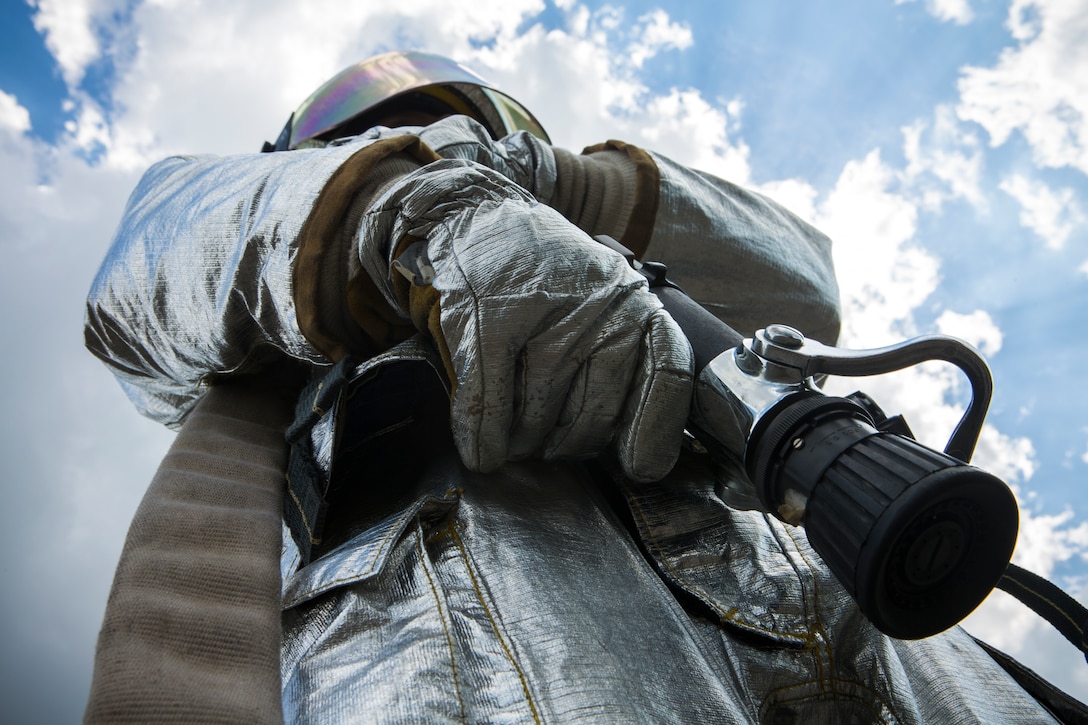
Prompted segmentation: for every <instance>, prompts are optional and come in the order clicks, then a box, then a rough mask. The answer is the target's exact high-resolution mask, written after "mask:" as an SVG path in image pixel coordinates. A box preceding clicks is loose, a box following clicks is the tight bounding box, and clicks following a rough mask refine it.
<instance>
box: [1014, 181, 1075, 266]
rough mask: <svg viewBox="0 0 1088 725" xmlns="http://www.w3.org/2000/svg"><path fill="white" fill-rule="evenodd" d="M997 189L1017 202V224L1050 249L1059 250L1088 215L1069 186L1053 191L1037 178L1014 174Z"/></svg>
mask: <svg viewBox="0 0 1088 725" xmlns="http://www.w3.org/2000/svg"><path fill="white" fill-rule="evenodd" d="M1001 190H1002V191H1004V192H1005V193H1006V194H1009V195H1010V196H1012V197H1013V198H1015V199H1016V200H1017V201H1018V202H1019V203H1020V223H1021V224H1022V225H1024V226H1025V227H1027V228H1028V229H1031V230H1032V231H1033V232H1035V233H1036V234H1037V235H1038V236H1039V237H1040V238H1042V239H1043V240H1044V241H1045V242H1046V246H1047V247H1049V248H1050V249H1061V248H1062V247H1064V246H1065V243H1066V241H1067V240H1068V239H1069V236H1070V235H1071V234H1073V232H1074V231H1076V230H1077V228H1078V227H1081V226H1083V225H1084V224H1085V222H1086V220H1088V218H1086V217H1085V215H1084V213H1083V212H1082V211H1081V209H1080V205H1079V204H1078V203H1077V199H1076V193H1075V192H1074V191H1073V189H1069V188H1064V189H1058V190H1056V191H1055V190H1053V189H1051V188H1050V187H1049V186H1047V185H1046V183H1045V182H1043V181H1040V180H1038V179H1028V178H1027V177H1024V176H1021V175H1019V174H1015V175H1013V176H1010V177H1008V178H1007V179H1005V180H1003V181H1002V182H1001Z"/></svg>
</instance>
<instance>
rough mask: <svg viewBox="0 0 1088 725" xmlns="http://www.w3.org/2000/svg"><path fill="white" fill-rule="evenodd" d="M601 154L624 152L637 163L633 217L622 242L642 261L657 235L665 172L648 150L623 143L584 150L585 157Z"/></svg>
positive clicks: (632, 208) (607, 143)
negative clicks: (658, 208)
mask: <svg viewBox="0 0 1088 725" xmlns="http://www.w3.org/2000/svg"><path fill="white" fill-rule="evenodd" d="M598 151H622V152H624V153H625V154H627V158H629V159H631V161H633V162H634V164H635V203H634V205H633V206H632V207H631V218H630V219H628V220H627V227H626V228H625V229H624V230H623V238H622V239H620V243H621V244H622V245H623V246H625V247H627V248H628V249H630V250H631V251H632V252H634V253H635V256H636V257H638V258H639V259H641V258H642V255H643V254H645V253H646V250H647V249H648V248H649V246H650V239H651V238H652V237H653V234H654V222H655V221H656V220H657V205H658V202H659V200H660V189H661V172H660V170H658V168H657V162H655V161H654V159H653V157H652V156H650V154H648V153H647V152H646V151H643V150H642V149H640V148H639V147H638V146H632V145H631V144H629V143H625V142H623V141H616V140H614V139H613V140H609V141H605V142H604V143H601V144H596V145H595V146H587V147H586V148H584V149H582V154H583V155H586V154H593V153H597V152H598Z"/></svg>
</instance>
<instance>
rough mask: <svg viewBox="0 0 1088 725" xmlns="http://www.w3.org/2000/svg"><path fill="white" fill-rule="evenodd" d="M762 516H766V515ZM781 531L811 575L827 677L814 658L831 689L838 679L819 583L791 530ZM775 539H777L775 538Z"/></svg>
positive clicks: (813, 568) (810, 563)
mask: <svg viewBox="0 0 1088 725" xmlns="http://www.w3.org/2000/svg"><path fill="white" fill-rule="evenodd" d="M764 516H766V514H765V515H764ZM781 529H782V531H785V533H786V536H788V537H790V541H791V542H793V548H794V550H796V551H797V555H798V556H800V557H801V560H802V561H803V562H805V566H807V567H808V569H809V574H810V575H811V578H812V597H813V599H812V618H813V619H814V620H815V621H816V625H815V631H816V632H817V633H819V634H820V635H822V638H823V641H824V647H823V649H824V653H825V654H826V655H827V664H828V669H829V674H827V675H823V674H822V673H823V671H824V663H823V661H822V660H821V658H820V657H819V656H817V658H816V663H817V667H818V668H819V670H820V673H821V675H820V676H821V678H822V679H826V680H827V682H826V683H825V687H826V686H831V687H832V688H833V686H834V682H835V681H836V680H837V679H838V678H837V677H836V676H835V657H834V655H833V654H832V651H831V637H830V636H829V635H828V634H827V630H826V629H824V625H823V622H822V621H820V582H819V580H818V579H817V578H816V575H815V574H814V572H815V571H816V567H814V566H813V565H812V562H811V561H809V559H808V557H807V556H805V552H804V549H802V548H801V546H800V545H799V544H798V543H797V537H796V536H794V535H793V529H791V528H790V527H788V526H783V527H781ZM775 538H776V539H777V538H778V537H775ZM779 546H780V547H781V544H779ZM803 592H804V586H803V585H802V594H803ZM815 642H816V638H815V637H814V638H813V641H812V643H811V644H810V646H811V647H813V649H816V645H815Z"/></svg>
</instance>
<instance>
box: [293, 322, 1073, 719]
mask: <svg viewBox="0 0 1088 725" xmlns="http://www.w3.org/2000/svg"><path fill="white" fill-rule="evenodd" d="M416 345H417V343H416V342H415V341H410V342H409V343H405V346H404V353H403V355H404V358H405V359H418V358H419V352H418V350H417V348H416V347H415V346H416ZM396 364H397V363H396V357H395V355H389V356H386V357H385V358H384V360H383V361H381V362H371V363H366V364H364V365H362V366H360V368H359V369H358V370H357V372H356V380H358V381H360V383H359V384H360V385H369V384H377V383H371V382H363V381H371V380H375V377H374V375H373V372H374V369H375V368H378V367H381V366H383V365H396ZM379 379H380V378H379ZM357 412H358V411H353V409H352V406H351V404H350V403H349V402H347V396H344V397H342V399H341V403H340V404H338V406H337V409H336V410H334V411H332V412H330V413H329V414H328V415H327V417H326V420H328V421H333V420H334V419H340V420H341V421H345V420H348V419H349V418H350V417H351V416H353V415H354V414H356V413H357ZM319 429H320V430H321V431H322V433H321V435H322V436H335V435H336V433H335V424H333V425H328V424H325V425H321V426H319ZM377 448H379V449H380V448H381V445H380V444H379V445H378V446H377ZM432 448H436V449H439V450H441V449H442V446H440V445H439V444H438V442H433V443H432ZM393 478H394V479H395V480H391V479H390V477H389V473H388V469H382V472H381V473H378V474H376V475H375V474H371V473H370V472H368V471H366V470H363V471H360V472H358V473H357V474H351V475H349V485H352V486H356V487H357V488H358V489H359V490H360V491H361V492H362V495H361V496H357V497H356V500H357V501H362V502H364V503H365V504H366V505H365V506H361V507H360V509H365V510H359V511H356V512H353V513H351V514H349V515H350V516H353V517H355V518H358V519H364V520H366V521H368V522H370V523H369V524H368V525H366V526H365V527H364V529H363V531H362V532H361V533H359V534H358V535H356V536H355V537H354V538H352V539H350V540H348V541H346V542H345V543H343V544H342V545H340V546H339V547H337V548H336V549H334V550H333V551H331V552H329V553H327V554H325V555H324V556H323V557H321V558H319V559H318V560H316V561H315V562H314V563H313V564H311V565H310V566H307V567H305V568H302V569H300V570H295V571H294V572H293V573H292V574H290V575H289V576H288V577H286V578H285V581H284V607H285V610H284V649H283V659H282V676H283V683H284V713H285V718H286V719H287V720H288V721H293V722H312V723H327V722H360V721H365V722H391V723H392V722H525V723H533V722H554V723H566V722H608V723H613V722H625V723H626V722H643V723H663V722H675V723H691V722H700V723H701V722H725V723H729V722H735V723H749V722H761V723H762V722H766V723H779V722H796V723H937V722H939V723H975V722H987V723H1045V722H1052V720H1051V718H1050V717H1049V715H1048V714H1047V713H1046V712H1045V710H1043V709H1042V708H1040V707H1039V706H1038V705H1037V704H1036V703H1035V701H1034V700H1032V699H1031V698H1030V697H1029V696H1028V695H1027V694H1026V693H1024V692H1023V691H1022V690H1021V689H1020V688H1019V687H1018V686H1017V685H1016V684H1015V682H1013V681H1012V680H1011V679H1010V678H1009V677H1008V675H1006V673H1005V672H1004V671H1003V670H1001V669H1000V668H999V667H998V666H997V665H996V664H995V663H994V662H993V660H991V659H990V658H989V657H988V656H987V655H986V654H985V653H984V652H983V651H982V650H981V649H980V648H979V647H978V646H977V645H976V644H975V643H974V642H973V640H971V639H970V637H969V636H968V635H966V634H965V633H964V632H963V631H962V630H960V629H958V628H957V629H953V630H950V631H948V632H946V633H944V634H941V635H938V636H936V637H932V638H930V639H927V640H924V641H920V642H902V641H896V640H892V639H889V638H887V637H885V636H883V635H882V634H880V633H879V632H878V631H876V630H875V629H874V628H873V627H872V625H870V624H869V623H868V621H866V620H865V619H864V617H862V616H861V615H860V613H858V611H857V610H856V608H855V607H854V605H853V603H852V602H851V601H850V599H849V597H848V596H847V595H846V593H845V592H844V591H843V589H842V587H841V586H840V585H839V584H838V582H837V581H836V580H835V579H834V578H833V577H832V576H831V575H830V573H829V572H828V571H827V569H826V568H825V567H824V566H823V565H822V564H821V563H820V561H819V558H818V556H817V555H816V554H815V552H814V551H813V550H812V549H811V547H810V546H809V545H808V542H807V539H806V538H805V536H804V532H803V530H801V529H795V528H793V527H790V526H787V525H785V524H782V523H781V522H779V521H777V520H775V519H773V518H771V517H769V516H766V515H763V514H760V513H758V512H754V511H738V510H735V509H732V508H730V507H729V506H727V505H726V504H725V503H724V502H723V501H722V499H721V497H720V496H719V491H721V489H722V487H723V486H724V485H725V484H726V483H727V480H725V479H724V478H722V479H718V480H715V477H714V476H713V475H711V473H710V470H709V466H708V464H707V462H706V460H705V459H704V457H703V456H701V455H699V454H696V453H693V452H686V453H684V454H683V455H682V456H681V460H680V462H679V464H678V465H677V467H676V468H675V469H674V470H673V472H672V473H671V474H670V475H669V476H668V477H667V478H666V479H664V480H662V481H660V482H659V483H654V484H635V483H632V482H630V481H627V480H625V479H624V478H623V477H622V476H619V475H615V474H608V473H606V472H605V471H603V469H600V468H598V467H596V466H590V467H586V466H584V465H581V464H577V463H550V464H544V463H532V464H528V463H526V464H507V465H506V466H504V467H503V468H502V469H500V470H499V471H497V472H495V473H492V474H480V473H473V472H470V471H468V470H467V469H466V468H465V467H464V466H463V464H461V462H460V460H459V459H458V458H457V456H456V455H454V454H453V453H452V450H451V449H450V452H448V453H446V454H445V455H442V456H440V457H437V458H433V459H430V460H429V463H428V464H427V465H426V467H425V468H424V469H423V470H422V472H421V473H420V474H419V475H417V476H413V477H410V478H404V477H401V476H394V477H393ZM392 487H396V488H398V489H404V490H406V491H408V492H413V493H410V495H408V496H406V497H405V496H396V497H395V498H394V500H393V501H390V495H389V494H388V491H389V489H390V488H392ZM368 492H369V493H368ZM344 513H345V512H341V514H342V515H343V514H344Z"/></svg>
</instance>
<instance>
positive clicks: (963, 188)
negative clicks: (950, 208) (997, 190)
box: [903, 105, 985, 211]
mask: <svg viewBox="0 0 1088 725" xmlns="http://www.w3.org/2000/svg"><path fill="white" fill-rule="evenodd" d="M903 153H904V155H905V156H906V157H907V168H906V169H905V170H904V174H905V177H904V178H905V181H906V182H907V183H908V184H909V185H910V186H911V187H913V188H914V190H915V193H916V194H918V195H919V197H920V200H921V202H922V204H923V205H924V206H925V207H926V208H927V209H929V210H933V211H938V210H940V208H941V206H942V204H943V203H944V202H945V201H948V200H951V199H963V200H965V201H967V202H969V203H971V204H972V205H974V206H975V207H976V208H983V207H985V199H984V197H983V194H982V191H981V189H980V185H979V182H980V179H981V176H982V166H983V156H982V149H981V148H980V145H979V142H978V139H977V137H976V136H975V135H974V134H973V133H971V132H969V131H967V130H965V129H964V125H963V124H961V123H959V122H958V121H957V119H956V116H955V112H954V111H953V109H952V108H951V107H949V106H947V105H940V106H938V107H937V108H936V110H935V111H934V120H933V123H932V124H930V123H927V122H925V121H922V120H918V121H916V122H915V123H913V124H911V125H910V126H907V127H905V128H903Z"/></svg>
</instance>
